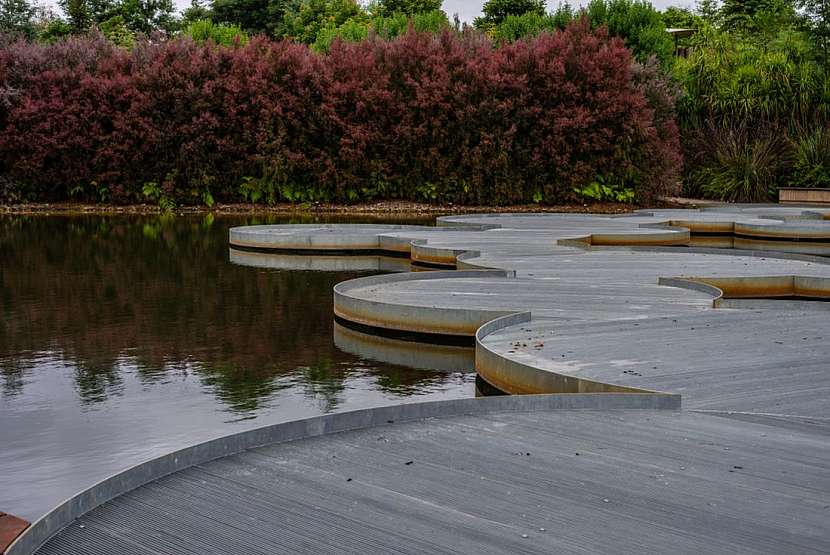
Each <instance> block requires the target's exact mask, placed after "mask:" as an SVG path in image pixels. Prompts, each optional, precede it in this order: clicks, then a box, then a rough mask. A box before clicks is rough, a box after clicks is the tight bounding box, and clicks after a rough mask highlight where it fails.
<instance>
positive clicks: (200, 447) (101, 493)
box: [6, 394, 680, 555]
mask: <svg viewBox="0 0 830 555" xmlns="http://www.w3.org/2000/svg"><path fill="white" fill-rule="evenodd" d="M679 408H680V398H679V396H677V395H664V394H650V395H614V394H602V395H597V394H583V395H522V396H496V397H482V398H468V399H456V400H450V401H429V402H424V403H409V404H400V405H392V406H385V407H378V408H372V409H361V410H354V411H349V412H342V413H336V414H327V415H324V416H316V417H312V418H306V419H302V420H294V421H291V422H285V423H282V424H274V425H270V426H263V427H261V428H256V429H253V430H248V431H245V432H239V433H236V434H231V435H228V436H224V437H221V438H217V439H214V440H210V441H206V442H204V443H199V444H197V445H193V446H191V447H186V448H184V449H181V450H179V451H176V452H174V453H170V454H168V455H163V456H161V457H158V458H155V459H152V460H150V461H147V462H144V463H141V464H138V465H136V466H133V467H132V468H129V469H127V470H124V471H122V472H119V473H118V474H115V475H113V476H111V477H109V478H106V479H104V480H102V481H100V482H98V483H97V484H95V485H94V486H92V487H90V488H88V489H85V490H83V491H81V492H80V493H78V494H76V495H74V496H72V497H71V498H69V499H67V500H66V501H64V502H63V503H61V504H60V505H58V506H57V507H56V508H54V509H53V510H52V511H50V512H49V513H47V514H46V515H44V516H43V517H41V518H40V519H39V520H37V521H36V522H34V523H33V524H32V525H31V526H30V527H29V528H28V529H27V530H26V531H25V532H24V533H23V534H21V535H20V536H18V538H17V539H16V540H15V541H14V542H13V543H12V544H11V545H10V547H9V549H8V550H7V551H6V555H32V554H33V553H34V552H35V551H36V550H37V549H38V548H39V547H40V546H41V545H43V543H44V542H46V541H47V540H48V539H49V538H51V537H52V536H54V535H55V534H56V533H58V532H59V531H60V530H62V529H63V528H65V527H66V526H68V525H69V524H70V523H72V521H74V520H75V519H77V518H79V517H81V516H83V515H84V514H86V513H88V512H89V511H91V510H93V509H95V508H96V507H98V506H100V505H102V504H104V503H106V502H107V501H110V500H112V499H115V498H116V497H119V496H120V495H123V494H125V493H127V492H129V491H131V490H133V489H136V488H138V487H141V486H143V485H145V484H148V483H150V482H153V481H155V480H158V479H159V478H163V477H164V476H168V475H170V474H172V473H174V472H178V471H180V470H184V469H186V468H189V467H192V466H195V465H199V464H203V463H206V462H209V461H212V460H215V459H219V458H222V457H226V456H229V455H233V454H236V453H240V452H242V451H245V450H248V449H253V448H256V447H261V446H264V445H269V444H274V443H284V442H289V441H297V440H301V439H308V438H313V437H319V436H323V435H327V434H334V433H338V432H346V431H353V430H360V429H365V428H371V427H374V426H380V425H385V424H391V423H395V422H409V421H413V420H423V419H426V418H442V417H453V416H463V415H476V414H487V413H496V412H535V411H550V410H641V409H647V410H677V409H679Z"/></svg>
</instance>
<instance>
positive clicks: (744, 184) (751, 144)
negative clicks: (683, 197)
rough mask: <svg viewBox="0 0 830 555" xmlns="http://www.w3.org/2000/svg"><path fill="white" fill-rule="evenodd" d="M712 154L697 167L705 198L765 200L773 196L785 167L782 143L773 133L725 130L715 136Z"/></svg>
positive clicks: (737, 200) (744, 200) (742, 200)
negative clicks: (707, 162)
mask: <svg viewBox="0 0 830 555" xmlns="http://www.w3.org/2000/svg"><path fill="white" fill-rule="evenodd" d="M714 149H715V150H714V156H713V158H712V160H711V162H710V163H709V164H708V165H707V167H705V168H704V169H703V170H701V172H702V175H701V176H700V177H701V178H702V179H703V186H702V191H703V193H704V195H705V196H706V197H708V198H713V199H717V200H724V201H729V202H765V201H768V200H770V199H772V198H774V197H775V195H776V193H777V191H778V185H779V183H780V180H781V178H782V175H783V174H784V173H785V171H786V166H787V164H786V145H785V144H784V143H783V141H782V140H781V139H780V138H777V137H776V136H775V135H772V134H771V135H769V136H767V137H752V136H751V135H750V134H749V133H748V132H747V131H746V130H744V129H738V130H727V131H725V132H723V133H721V134H720V136H718V137H716V138H715V146H714Z"/></svg>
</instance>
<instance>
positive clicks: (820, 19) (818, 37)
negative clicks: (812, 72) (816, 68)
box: [798, 0, 830, 68]
mask: <svg viewBox="0 0 830 555" xmlns="http://www.w3.org/2000/svg"><path fill="white" fill-rule="evenodd" d="M798 7H799V8H800V9H801V11H802V13H803V14H804V16H805V18H806V19H807V22H808V28H809V30H810V36H811V38H812V39H813V41H814V42H815V44H816V46H817V47H818V50H819V52H820V54H821V56H820V57H821V59H822V60H823V62H824V67H825V68H830V0H799V2H798Z"/></svg>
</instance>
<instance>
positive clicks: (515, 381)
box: [476, 312, 680, 407]
mask: <svg viewBox="0 0 830 555" xmlns="http://www.w3.org/2000/svg"><path fill="white" fill-rule="evenodd" d="M531 320H532V315H531V313H530V312H517V313H514V314H510V315H508V316H503V317H501V318H497V319H495V320H492V321H490V322H487V323H486V324H484V325H482V326H481V327H480V328H479V329H478V331H477V332H476V372H477V373H478V375H479V376H481V377H482V378H483V379H484V380H485V381H487V383H489V384H490V385H492V386H493V387H495V388H497V389H500V390H501V391H504V392H505V393H510V394H511V395H526V394H545V393H548V394H553V393H556V394H580V393H582V394H584V393H590V394H602V395H609V394H621V395H626V396H633V397H639V396H649V395H662V396H666V397H672V398H674V399H675V401H676V402H677V405H678V407H679V406H680V396H679V395H672V394H669V393H662V392H658V391H650V390H647V389H640V388H635V387H627V386H620V385H614V384H609V383H604V382H598V381H594V380H586V379H584V378H579V377H575V376H569V375H567V374H560V373H557V372H552V371H550V370H547V369H544V368H539V367H537V366H531V365H529V364H524V363H521V362H519V361H516V360H513V359H511V358H509V357H507V356H505V355H502V354H499V353H497V352H496V351H494V350H492V349H490V348H489V347H488V346H487V345H486V344H485V343H484V339H485V338H486V337H487V336H488V335H490V334H491V333H494V332H496V331H499V330H502V329H504V328H508V327H512V326H517V325H520V324H526V323H528V322H530V321H531Z"/></svg>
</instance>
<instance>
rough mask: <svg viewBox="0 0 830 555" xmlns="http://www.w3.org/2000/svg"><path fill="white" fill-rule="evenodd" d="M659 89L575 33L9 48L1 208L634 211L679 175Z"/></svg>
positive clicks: (3, 48)
mask: <svg viewBox="0 0 830 555" xmlns="http://www.w3.org/2000/svg"><path fill="white" fill-rule="evenodd" d="M644 76H647V77H644ZM661 79H662V78H661V77H660V74H659V72H657V71H654V70H649V68H648V67H643V66H640V65H638V64H636V63H635V62H634V61H633V60H632V57H631V54H630V52H629V51H628V50H627V49H626V48H625V47H624V45H623V43H622V41H621V40H620V39H617V38H609V37H608V36H607V34H606V32H605V31H604V30H602V29H600V30H591V28H590V26H589V25H588V24H586V23H585V22H575V23H573V24H571V25H570V26H569V27H568V28H567V29H565V30H564V31H562V32H556V33H554V34H542V35H540V36H539V37H537V38H534V39H532V40H527V41H517V42H515V43H512V44H509V45H505V46H503V47H501V48H494V47H493V45H492V44H491V43H490V42H489V41H488V39H487V38H486V37H484V36H482V35H481V34H476V33H466V34H457V33H452V32H444V33H441V34H438V35H433V34H429V33H418V32H415V31H410V32H409V33H407V34H405V35H404V36H401V37H399V38H397V39H394V40H388V41H387V40H382V39H379V38H375V39H371V38H370V39H369V40H366V41H362V42H360V43H345V42H340V41H337V42H335V43H334V44H332V46H331V49H330V52H329V54H327V55H319V54H315V53H314V52H313V51H311V50H310V49H309V48H308V47H307V46H304V45H300V44H294V43H289V42H274V41H269V40H266V39H262V38H254V39H252V40H251V41H250V42H248V43H247V44H245V45H238V46H236V47H232V48H224V47H219V46H216V45H214V44H212V43H207V44H198V43H194V42H193V41H191V40H189V39H176V40H170V41H164V42H159V43H152V42H144V43H140V44H137V45H136V46H135V47H134V48H133V49H131V50H124V49H119V48H117V47H115V46H113V45H112V44H111V43H108V42H107V41H106V40H103V39H95V38H83V39H81V38H79V39H72V40H68V41H65V42H59V43H57V44H55V45H51V46H44V45H38V44H27V43H23V42H12V43H8V44H5V45H0V196H5V197H6V200H7V201H8V200H9V199H11V200H27V199H37V200H47V199H49V200H63V199H68V198H79V199H86V200H96V201H101V200H105V201H114V202H134V201H143V200H145V199H146V198H148V197H149V198H150V199H153V200H155V201H158V202H159V203H160V204H168V203H173V202H182V203H201V202H205V203H207V204H211V203H212V202H213V201H214V199H215V200H222V201H235V200H251V201H260V202H266V201H267V202H274V201H279V200H289V201H316V200H320V201H346V202H349V201H362V200H370V199H374V198H407V199H413V200H427V201H431V200H441V201H453V202H460V203H495V204H506V203H517V202H528V201H535V202H550V203H553V202H561V201H563V200H566V199H567V198H568V197H569V196H570V195H572V194H573V193H572V190H573V188H575V187H584V186H586V185H587V184H589V183H591V182H593V181H597V180H599V181H600V182H602V183H610V184H612V185H613V186H619V187H631V188H633V189H634V190H635V191H636V193H637V194H638V196H639V197H640V198H643V199H646V198H649V197H652V196H654V195H656V194H663V193H670V192H674V190H675V189H676V187H677V175H678V171H679V169H680V168H679V167H680V155H679V145H678V132H677V128H676V125H675V122H674V114H673V105H674V102H673V99H671V98H669V97H670V96H671V94H673V93H672V91H671V90H670V89H671V87H668V86H667V85H666V83H665V81H662V80H661ZM0 200H2V199H0Z"/></svg>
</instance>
